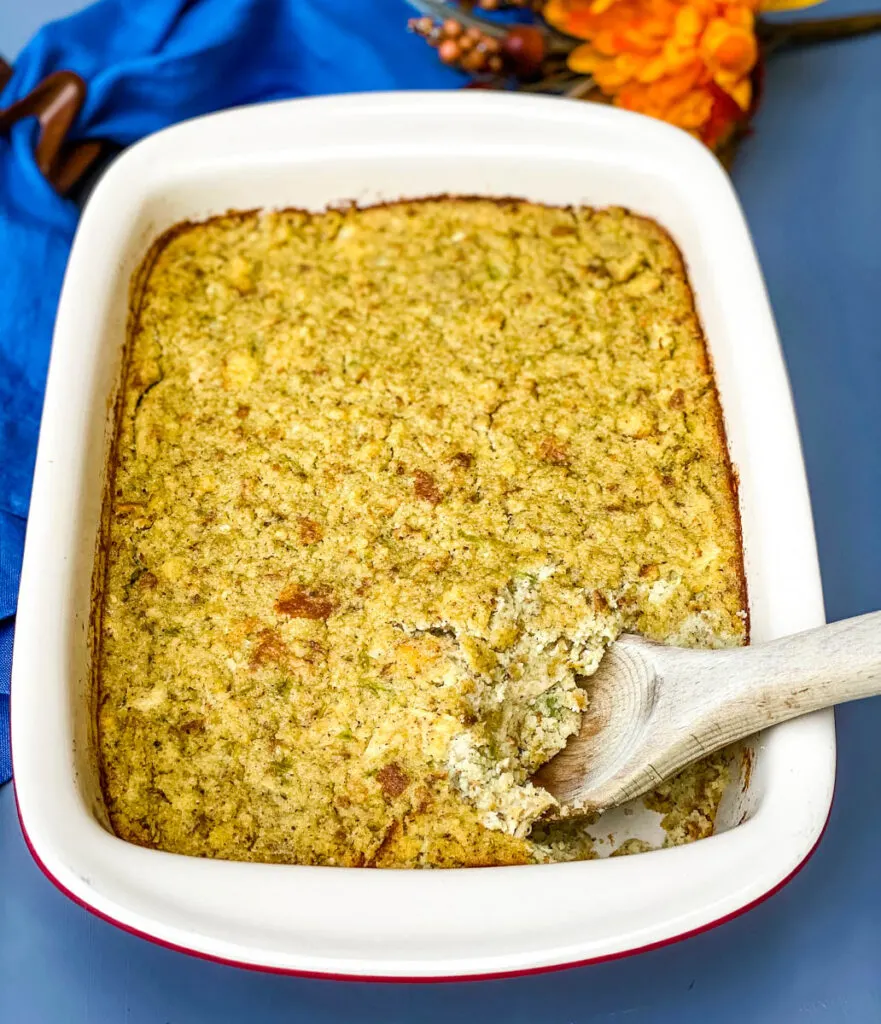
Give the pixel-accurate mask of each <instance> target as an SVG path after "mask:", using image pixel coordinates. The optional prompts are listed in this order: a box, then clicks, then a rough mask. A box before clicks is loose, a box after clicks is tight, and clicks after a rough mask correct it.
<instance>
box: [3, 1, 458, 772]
mask: <svg viewBox="0 0 881 1024" xmlns="http://www.w3.org/2000/svg"><path fill="white" fill-rule="evenodd" d="M411 13H412V11H411V10H410V8H408V7H407V5H406V4H405V3H404V0H366V2H365V0H101V2H99V3H96V4H94V5H93V6H92V7H89V8H87V9H86V10H84V11H82V12H81V13H79V14H76V15H73V16H72V17H70V18H65V19H63V20H61V21H57V22H54V23H52V24H50V25H47V26H46V27H45V28H43V29H42V30H41V31H40V32H39V33H38V34H37V35H36V36H35V37H34V39H33V40H32V41H31V43H30V44H29V45H28V46H27V48H26V49H25V50H24V52H23V53H22V54H21V56H20V57H19V59H18V61H17V62H16V64H15V68H14V74H13V77H12V79H11V81H10V82H9V83H8V84H7V86H6V88H5V89H4V90H3V91H2V93H0V107H4V106H7V105H9V104H10V103H13V102H14V101H15V100H17V99H20V98H21V97H23V96H25V95H27V93H28V92H29V91H30V90H31V89H32V88H33V87H34V86H35V85H36V84H37V83H38V82H40V81H41V80H42V79H43V78H44V77H45V76H46V75H47V74H49V73H50V72H52V71H58V70H62V69H69V70H73V71H76V72H78V73H79V74H80V75H81V76H82V77H83V78H84V79H85V81H86V83H87V85H88V96H87V99H86V102H85V104H84V107H83V109H82V111H81V112H80V116H79V118H78V119H77V122H76V124H75V125H74V129H73V131H72V133H71V136H72V137H73V138H98V139H109V140H112V141H113V142H116V143H119V144H122V145H127V144H128V143H131V142H134V141H135V140H137V139H139V138H141V137H142V136H144V135H147V134H149V133H150V132H154V131H156V130H158V129H160V128H163V127H165V126H166V125H169V124H172V123H174V122H175V121H180V120H183V119H185V118H188V117H194V116H196V115H198V114H203V113H207V112H209V111H212V110H219V109H222V108H224V107H229V106H238V105H241V104H245V103H253V102H256V101H259V100H269V99H278V98H281V97H289V96H304V95H310V94H317V93H332V92H335V93H339V92H353V91H364V90H377V89H399V88H440V87H444V86H451V85H453V86H454V85H457V84H459V83H460V81H461V79H460V77H459V76H458V75H457V74H456V73H455V72H451V71H449V70H448V69H445V68H444V67H442V66H441V65H440V64H439V62H438V61H437V60H435V59H434V58H433V57H432V56H431V54H430V53H429V52H428V51H427V48H426V46H425V43H424V42H423V41H422V40H420V39H418V38H416V37H415V36H413V35H411V34H409V33H408V32H407V31H406V20H407V18H408V16H409V15H410V14H411ZM36 133H37V124H36V121H35V120H33V119H28V120H27V121H23V122H21V123H20V124H17V125H15V126H14V127H13V129H12V131H11V132H10V134H9V137H8V138H5V139H0V783H2V782H5V781H6V780H8V779H9V778H10V776H11V774H12V765H11V761H10V755H9V734H8V728H9V674H10V668H11V652H12V634H13V622H14V615H15V603H16V596H17V591H18V581H19V573H20V568H21V553H22V547H23V544H24V528H25V519H26V516H27V509H28V498H29V494H30V483H31V474H32V470H33V463H34V454H35V450H36V443H37V431H38V426H39V419H40V410H41V405H42V393H43V385H44V380H45V374H46V367H47V363H48V359H49V345H50V340H51V335H52V324H53V320H54V316H55V307H56V304H57V301H58V294H59V291H60V288H61V279H62V276H63V273H64V267H65V263H66V261H67V254H68V251H69V248H70V243H71V240H72V238H73V233H74V230H75V228H76V223H77V218H78V214H79V211H78V209H77V206H76V205H75V203H73V202H71V201H69V200H64V199H61V198H60V197H59V196H57V195H56V194H55V193H54V192H53V190H52V189H51V188H50V186H49V185H48V184H47V183H46V181H45V180H44V179H43V177H42V176H41V175H40V173H39V171H38V169H37V167H36V164H35V162H34V158H33V145H34V142H35V139H36Z"/></svg>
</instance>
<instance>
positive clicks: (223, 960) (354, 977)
mask: <svg viewBox="0 0 881 1024" xmlns="http://www.w3.org/2000/svg"><path fill="white" fill-rule="evenodd" d="M14 786H15V783H14V781H13V788H14ZM14 792H15V809H16V811H17V813H18V822H19V825H20V826H21V832H22V835H23V836H24V841H25V845H26V846H27V848H28V850H29V851H30V854H31V856H32V857H33V858H34V860H35V861H36V863H37V867H39V869H40V870H41V871H42V872H43V874H44V875H45V876H46V878H48V879H49V881H50V882H51V883H52V884H53V885H54V886H55V888H56V889H58V890H59V892H62V893H64V895H65V896H67V898H68V899H70V900H72V901H73V902H74V903H76V904H77V906H80V907H82V908H83V910H87V911H88V912H89V913H90V914H93V915H94V916H95V917H97V918H100V920H102V921H106V922H107V923H108V924H112V925H114V926H115V927H117V928H120V929H121V930H122V931H124V932H128V934H129V935H136V936H137V937H138V938H139V939H146V940H147V941H148V942H152V943H153V944H154V945H157V946H162V947H163V948H164V949H173V950H174V951H175V952H177V953H186V954H187V955H188V956H193V957H197V958H198V959H199V960H208V961H210V962H211V963H216V964H225V965H226V966H228V967H241V968H244V969H245V970H250V971H260V972H261V973H263V974H286V975H289V976H291V977H296V978H324V979H326V980H327V981H364V982H383V983H385V984H407V985H414V984H432V983H435V982H465V981H494V980H500V979H503V978H523V977H527V976H528V975H531V974H550V973H551V972H552V971H565V970H569V969H570V968H573V967H587V966H588V965H589V964H600V963H606V962H608V961H610V960H622V959H623V958H624V957H628V956H635V955H636V954H637V953H648V952H650V951H651V950H653V949H661V948H662V947H664V946H671V945H673V943H675V942H682V941H683V939H690V938H692V936H694V935H701V934H702V933H703V932H707V931H710V929H712V928H718V927H719V925H722V924H726V923H727V922H728V921H733V920H734V919H735V918H737V917H740V916H741V915H742V914H746V913H747V912H748V911H750V910H752V909H753V907H757V906H758V905H759V904H760V903H764V902H765V900H768V899H770V898H771V897H772V896H774V895H775V894H776V893H778V892H780V890H781V889H782V888H783V887H784V886H785V885H788V884H789V883H790V882H791V881H792V880H793V878H795V876H796V875H797V874H798V873H799V872H800V871H801V870H802V868H803V867H804V866H805V865H806V864H807V862H808V861H809V860H810V859H811V857H812V856H813V855H814V853H815V852H816V850H817V847H818V846H819V845H820V842H821V841H822V839H823V836H824V835H825V834H826V829H827V827H828V825H829V819H830V817H831V815H832V805H833V803H834V801H835V791H834V789H833V793H832V799H831V800H830V801H829V810H828V812H827V814H826V820H825V822H823V828H822V829H821V830H820V834H819V835H818V836H817V839H816V841H815V842H814V845H813V846H812V847H811V848H810V850H808V852H807V853H806V854H805V855H804V857H802V859H801V860H800V861H799V862H798V864H796V866H795V867H794V868H793V869H792V871H790V872H789V874H788V875H786V876H785V877H784V878H782V879H781V880H780V881H779V882H777V884H776V885H773V886H772V887H771V888H770V889H768V891H767V892H764V893H762V895H761V896H757V897H756V898H755V899H754V900H750V902H749V903H745V904H744V905H743V906H742V907H738V909H737V910H732V911H731V912H730V913H728V914H723V915H722V917H717V918H716V919H715V920H714V921H708V922H707V923H706V924H702V925H700V926H699V927H697V928H691V929H689V930H688V931H684V932H680V933H679V934H678V935H671V936H670V937H669V938H667V939H659V940H658V941H657V942H649V943H647V944H646V945H644V946H635V947H634V948H633V949H623V950H620V951H619V952H617V953H605V954H603V955H602V956H594V957H588V958H587V959H585V960H572V961H569V962H567V963H562V964H550V965H548V966H545V967H524V968H521V969H519V970H512V971H488V972H486V973H484V974H450V975H439V976H437V977H407V976H398V975H383V974H335V973H333V972H330V971H304V970H297V969H296V968H293V967H272V966H269V965H267V964H252V963H248V962H247V961H245V960H232V959H230V958H228V957H223V956H216V955H215V954H213V953H203V952H201V951H200V950H197V949H191V948H190V947H189V946H179V945H178V944H177V943H175V942H169V941H168V940H167V939H160V938H158V937H157V936H155V935H150V934H148V933H147V932H142V931H140V930H139V929H138V928H133V927H132V926H131V925H128V924H125V923H124V922H123V921H119V920H117V918H115V917H111V916H110V915H109V914H105V913H104V912H103V911H100V910H98V909H96V908H95V907H93V906H92V905H91V904H90V903H87V902H86V901H85V900H83V899H81V898H80V897H79V896H77V895H75V894H74V893H72V892H71V891H70V889H68V888H67V887H66V886H64V885H62V884H61V882H59V881H58V879H57V878H56V877H55V876H54V875H53V874H52V872H51V871H50V870H49V869H48V868H47V867H46V865H45V864H44V863H43V861H42V860H41V859H40V856H39V854H38V853H37V851H36V850H35V849H34V846H33V843H32V842H31V839H30V836H29V835H28V832H27V829H26V828H25V824H24V820H23V818H22V816H21V805H20V804H19V802H18V791H17V790H14Z"/></svg>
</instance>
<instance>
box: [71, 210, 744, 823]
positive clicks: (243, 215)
mask: <svg viewBox="0 0 881 1024" xmlns="http://www.w3.org/2000/svg"><path fill="white" fill-rule="evenodd" d="M444 201H454V202H460V203H480V202H488V203H495V204H496V205H497V206H500V207H509V206H514V207H518V206H520V205H521V204H523V205H527V206H539V207H545V208H546V209H556V210H576V209H591V210H594V211H596V212H598V213H599V212H602V211H603V210H607V209H610V208H612V209H620V210H623V211H624V212H625V213H626V214H627V215H628V216H631V217H633V218H634V219H636V220H639V221H642V222H643V223H645V224H650V225H651V226H652V227H653V228H655V229H656V230H658V231H660V232H661V234H663V235H664V237H665V238H666V239H667V241H669V243H670V245H671V246H672V247H673V251H674V253H675V255H676V258H677V260H678V262H679V268H680V270H681V271H682V275H683V277H684V278H685V282H686V284H687V285H688V301H689V306H690V311H691V316H692V318H693V321H694V325H695V327H696V329H697V332H698V334H699V335H700V342H701V349H702V351H703V355H704V360H705V364H706V370H707V373H708V374H709V376H710V387H711V390H712V402H713V417H714V420H715V422H716V425H717V427H718V430H719V433H720V435H721V438H722V452H723V458H724V460H725V468H726V470H727V472H726V479H727V481H728V490H729V494H730V500H731V502H732V505H733V508H734V519H735V529H736V536H737V561H738V564H737V566H736V567H735V568H736V574H737V580H738V585H739V590H740V599H741V605H742V608H743V611H744V612H745V613H746V618H745V619H744V628H745V632H746V642H747V643H749V636H750V618H749V599H748V591H747V580H746V571H745V567H744V557H743V528H742V523H741V518H740V497H739V481H738V476H737V471H736V469H735V468H734V465H733V463H732V461H731V453H730V450H729V447H728V433H727V431H726V429H725V416H724V413H723V410H722V403H721V401H720V400H719V390H718V387H717V385H716V373H715V369H714V366H713V359H712V356H711V354H710V351H709V347H708V346H707V339H706V334H705V333H704V329H703V324H702V323H701V321H700V317H699V316H698V313H697V309H696V306H695V297H694V289H693V288H692V286H691V279H690V276H689V273H688V265H687V263H686V261H685V258H684V257H683V255H682V251H681V250H680V248H679V246H678V245H677V244H676V242H675V241H674V240H673V238H672V236H671V235H670V233H669V232H668V231H667V229H666V228H664V227H663V226H662V225H661V224H659V223H658V222H657V221H656V220H654V219H653V218H651V217H644V216H642V215H641V214H635V213H633V212H631V211H630V210H629V209H627V208H626V207H623V206H616V207H588V206H574V205H572V204H555V203H541V202H536V201H534V200H531V199H527V198H525V197H517V196H480V195H455V194H452V195H451V194H449V193H437V194H432V195H427V196H416V197H408V198H402V199H391V200H386V201H385V202H381V203H367V204H366V205H364V206H362V205H360V204H359V203H358V202H357V201H356V200H339V201H337V202H335V203H328V204H327V205H326V206H325V208H324V210H323V211H315V210H307V209H305V208H303V207H298V206H286V207H283V208H279V209H275V208H261V207H255V208H252V209H249V210H228V211H227V212H226V213H220V214H215V215H214V216H212V217H206V218H204V219H203V220H198V221H193V220H183V221H180V222H178V223H177V224H174V225H173V226H172V227H170V228H168V229H167V230H165V231H163V232H162V234H160V235H159V236H158V237H157V238H156V239H155V240H154V241H153V242H152V244H151V245H150V247H149V249H148V250H147V253H146V255H145V256H144V258H143V259H142V260H141V262H140V263H139V265H138V268H137V270H136V271H135V273H134V274H133V275H132V279H131V283H130V285H129V308H128V316H127V319H126V338H125V343H124V345H125V348H124V352H123V356H122V362H121V365H120V371H119V378H118V386H117V394H116V399H115V402H114V406H115V408H114V413H113V439H112V442H111V445H110V452H109V455H108V462H107V476H106V480H105V484H104V497H103V501H102V510H101V523H100V529H99V534H98V539H97V544H96V552H95V565H94V570H93V574H92V614H91V616H90V630H89V657H90V660H91V705H92V708H91V710H92V723H93V730H92V734H93V736H94V742H95V751H94V754H95V760H96V761H97V770H98V777H99V782H100V787H101V794H102V797H103V800H104V812H105V817H106V824H107V825H109V827H110V828H111V830H112V825H110V817H109V812H108V811H107V788H106V779H105V776H104V764H103V759H102V758H101V752H100V751H101V748H100V726H99V724H98V722H99V720H98V690H99V678H98V677H99V662H100V649H101V636H102V626H103V618H104V601H103V594H104V589H105V586H106V582H107V551H108V547H109V543H108V540H109V531H110V520H111V514H112V508H113V493H114V486H115V483H116V468H117V464H118V448H119V431H120V427H121V425H122V413H123V408H124V397H125V381H126V378H127V376H128V370H129V365H130V362H131V355H132V352H133V350H134V342H135V339H136V338H137V335H138V331H139V329H140V316H141V308H142V305H143V300H144V293H145V291H146V285H147V281H148V280H149V277H150V273H151V271H152V270H153V267H154V266H155V265H156V261H157V260H158V259H159V256H160V255H161V254H162V252H163V250H164V249H165V248H166V247H167V246H168V245H170V244H171V242H173V241H174V239H176V238H178V237H179V236H180V235H182V234H184V233H185V232H187V231H189V230H191V229H192V228H196V227H204V226H205V225H208V224H213V223H216V222H217V221H235V220H246V219H248V218H250V217H257V216H260V215H261V214H264V213H302V214H304V215H306V216H310V217H315V216H320V215H321V213H326V212H330V211H334V210H335V211H345V210H366V209H387V208H391V207H394V206H404V205H408V204H410V203H431V202H444ZM750 766H751V764H750ZM748 785H749V775H747V777H746V780H745V782H744V789H746V788H747V787H748Z"/></svg>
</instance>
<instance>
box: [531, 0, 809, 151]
mask: <svg viewBox="0 0 881 1024" xmlns="http://www.w3.org/2000/svg"><path fill="white" fill-rule="evenodd" d="M818 2H820V0H548V2H547V4H546V5H545V8H544V17H545V18H546V19H547V20H548V22H550V24H552V25H554V26H555V27H556V28H558V29H560V30H561V31H563V32H566V33H567V34H569V35H571V36H575V37H576V38H578V39H584V40H586V42H584V43H582V45H580V46H578V47H576V48H575V49H574V50H573V51H572V53H571V54H570V55H569V66H570V68H572V70H573V71H578V72H580V73H582V74H586V75H592V76H593V79H594V81H595V82H596V84H597V85H598V86H599V88H600V89H601V90H602V91H603V92H604V93H605V95H607V96H609V97H611V99H612V102H613V103H615V105H616V106H619V107H624V108H625V109H627V110H635V111H638V112H640V113H643V114H649V115H651V116H653V117H657V118H660V119H661V120H663V121H669V122H670V123H671V124H675V125H678V126H679V127H680V128H684V129H685V130H686V131H689V132H691V133H692V134H693V135H696V136H698V137H699V138H700V139H702V140H703V141H704V142H705V143H706V144H707V145H708V146H713V147H716V146H719V145H721V144H722V143H723V142H725V141H726V139H727V138H728V137H729V136H730V135H731V133H732V131H733V130H734V128H735V127H736V126H737V124H738V123H739V122H742V121H744V120H745V119H746V116H747V114H748V113H749V111H750V106H751V104H752V99H753V91H752V73H753V70H754V68H755V66H756V62H757V60H758V57H759V47H758V42H757V40H756V34H755V16H756V14H757V13H758V12H759V11H760V10H765V11H767V10H782V9H789V8H793V7H807V6H811V5H812V4H814V3H818Z"/></svg>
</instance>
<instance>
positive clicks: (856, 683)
mask: <svg viewBox="0 0 881 1024" xmlns="http://www.w3.org/2000/svg"><path fill="white" fill-rule="evenodd" d="M684 667H685V663H684V662H683V668H684ZM677 676H678V679H677V683H676V685H675V686H674V687H672V688H670V689H662V691H661V692H662V693H663V695H664V698H666V700H665V703H667V704H668V708H667V710H668V713H669V714H670V718H671V719H672V720H674V722H675V724H676V725H677V726H678V727H679V728H682V729H683V730H685V731H686V732H687V733H688V734H689V735H690V737H691V738H692V739H693V740H695V742H696V743H697V744H698V745H700V746H706V747H707V749H717V748H718V747H720V746H722V745H724V744H725V743H729V742H733V741H734V740H737V739H741V738H743V737H744V736H748V735H750V734H751V733H754V732H758V731H759V730H760V729H764V728H767V727H768V726H770V725H774V724H775V723H777V722H783V721H786V720H787V719H789V718H795V717H796V716H797V715H804V714H807V713H808V712H810V711H816V710H818V709H819V708H826V707H831V706H832V705H833V704H842V703H845V702H846V701H851V700H858V699H859V698H861V697H873V696H876V695H877V694H881V612H871V613H870V614H868V615H860V616H858V617H857V618H853V619H845V620H843V621H841V622H833V623H830V624H829V625H827V626H820V627H819V628H817V629H812V630H808V631H807V632H805V633H796V634H794V635H792V636H787V637H782V638H781V639H779V640H774V641H771V642H770V643H766V644H760V645H757V646H756V647H745V648H740V649H737V650H730V651H724V652H719V651H713V652H709V651H707V652H701V656H700V657H698V658H695V659H694V660H693V661H690V663H689V665H688V669H687V670H686V671H683V672H682V673H681V674H680V673H679V672H676V673H672V672H671V674H670V678H671V679H672V678H675V677H677ZM674 689H675V690H676V691H678V692H676V693H673V692H672V690H674ZM664 698H662V699H664ZM676 709H681V713H680V712H677V710H676ZM686 709H688V710H686ZM680 715H681V721H676V720H677V719H678V718H680Z"/></svg>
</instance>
